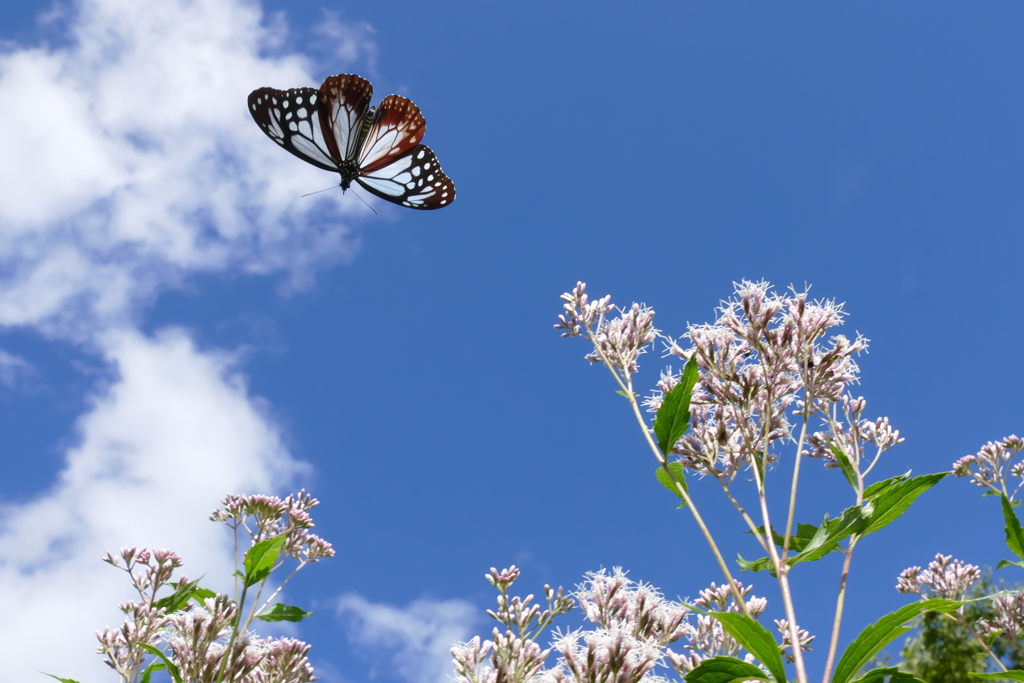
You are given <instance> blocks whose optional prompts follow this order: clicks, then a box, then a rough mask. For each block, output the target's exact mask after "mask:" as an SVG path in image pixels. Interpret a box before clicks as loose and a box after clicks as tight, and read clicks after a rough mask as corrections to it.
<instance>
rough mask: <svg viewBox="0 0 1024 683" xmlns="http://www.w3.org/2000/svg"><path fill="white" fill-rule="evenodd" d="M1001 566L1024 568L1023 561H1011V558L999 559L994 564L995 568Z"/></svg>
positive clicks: (1000, 567)
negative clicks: (997, 562)
mask: <svg viewBox="0 0 1024 683" xmlns="http://www.w3.org/2000/svg"><path fill="white" fill-rule="evenodd" d="M1003 567H1020V568H1021V569H1024V562H1013V561H1011V560H999V564H997V565H996V569H1002V568H1003Z"/></svg>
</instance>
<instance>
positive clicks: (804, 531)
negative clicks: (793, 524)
mask: <svg viewBox="0 0 1024 683" xmlns="http://www.w3.org/2000/svg"><path fill="white" fill-rule="evenodd" d="M873 509H874V508H873V503H870V502H868V503H866V504H865V505H864V507H857V506H856V505H854V506H851V507H848V508H846V509H845V510H843V514H842V515H840V516H839V517H837V518H836V519H832V520H830V519H829V518H828V515H825V519H824V521H822V523H821V526H814V525H811V524H798V525H797V532H796V534H795V535H793V536H792V537H791V538H790V539H789V547H790V549H792V550H796V551H798V552H796V553H795V554H793V555H790V556H789V558H787V560H786V564H787V565H788V566H790V567H792V566H794V565H796V564H799V563H800V562H813V561H815V560H820V559H821V558H823V557H825V555H828V554H829V553H831V552H835V551H836V550H837V549H838V548H839V543H840V541H842V540H844V539H845V538H847V537H848V536H852V535H853V534H857V533H861V532H862V531H863V530H864V528H865V527H866V526H867V525H868V521H869V519H870V516H871V512H872V510H873ZM758 530H759V531H761V533H764V527H758ZM784 540H785V539H784V538H783V536H782V534H780V533H778V532H776V531H774V530H772V541H773V542H774V543H775V545H777V546H779V547H780V548H781V547H782V543H783V541H784ZM740 567H743V571H747V570H748V569H749V570H753V571H761V570H764V569H767V570H769V571H770V572H771V573H772V576H775V568H774V566H773V565H772V562H771V560H770V559H769V558H767V557H762V558H760V559H757V560H753V561H749V562H748V561H746V560H743V559H742V558H740Z"/></svg>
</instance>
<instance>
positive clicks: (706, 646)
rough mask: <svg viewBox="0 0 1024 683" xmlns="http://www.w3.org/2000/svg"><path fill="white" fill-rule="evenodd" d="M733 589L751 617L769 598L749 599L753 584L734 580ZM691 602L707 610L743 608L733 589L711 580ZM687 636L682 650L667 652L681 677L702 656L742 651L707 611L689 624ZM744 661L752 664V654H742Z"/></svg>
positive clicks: (762, 610) (735, 610)
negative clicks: (695, 621)
mask: <svg viewBox="0 0 1024 683" xmlns="http://www.w3.org/2000/svg"><path fill="white" fill-rule="evenodd" d="M736 588H737V589H738V590H739V593H740V595H742V596H743V598H744V602H745V603H746V605H747V610H748V611H749V612H750V616H751V617H753V618H754V619H757V618H758V617H760V616H761V615H762V614H763V613H764V610H765V608H766V607H767V606H768V601H767V600H766V599H764V598H759V597H756V596H750V597H749V598H748V597H747V596H748V595H749V594H750V591H751V590H753V586H744V585H743V584H741V583H739V582H738V581H737V582H736ZM693 604H694V605H695V606H696V607H698V608H700V609H702V610H707V611H709V612H740V611H742V608H741V607H740V606H739V605H738V604H737V603H736V596H735V594H734V593H733V591H732V589H731V588H730V587H729V586H728V585H722V586H718V585H716V584H715V583H714V582H712V583H711V585H710V586H708V587H707V588H705V589H704V590H702V591H700V593H699V597H698V598H697V599H696V600H694V602H693ZM687 636H688V638H689V639H688V641H687V643H686V644H685V645H684V646H683V649H684V650H685V652H684V653H681V654H677V653H675V652H673V651H672V650H669V651H668V652H667V654H668V659H669V661H670V662H671V663H672V667H673V668H674V669H675V670H676V671H678V672H679V673H680V674H681V675H684V676H685V675H686V674H687V673H688V672H690V671H691V670H693V669H694V668H695V667H697V666H699V665H700V663H701V662H703V661H704V660H705V659H711V658H712V657H736V656H737V655H739V654H740V653H741V650H742V648H741V647H740V644H739V643H737V642H736V639H735V638H733V637H732V636H731V635H729V634H728V633H726V631H725V629H724V628H722V622H720V621H718V619H715V618H714V617H712V616H710V615H707V614H699V615H697V625H696V627H693V626H691V627H690V631H689V633H687ZM745 660H746V661H747V662H751V663H752V662H753V661H754V659H753V657H751V656H750V655H749V654H748V655H746V656H745Z"/></svg>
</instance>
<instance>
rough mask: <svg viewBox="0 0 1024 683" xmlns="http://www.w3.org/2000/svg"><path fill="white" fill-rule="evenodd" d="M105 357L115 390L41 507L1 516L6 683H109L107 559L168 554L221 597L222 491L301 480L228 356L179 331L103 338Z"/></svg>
mask: <svg viewBox="0 0 1024 683" xmlns="http://www.w3.org/2000/svg"><path fill="white" fill-rule="evenodd" d="M106 352H107V355H108V359H109V360H110V362H111V363H112V366H113V367H114V368H115V369H116V373H117V376H116V379H114V380H112V381H111V383H110V385H109V386H108V387H107V388H106V390H105V391H103V393H102V394H100V395H98V396H97V397H96V399H95V401H94V404H93V406H92V408H91V409H90V410H89V412H88V413H87V414H85V415H84V416H83V417H82V418H80V420H79V423H78V426H77V432H78V434H79V435H80V442H79V444H78V445H77V446H75V447H74V448H72V449H71V450H70V451H69V453H68V464H67V467H66V469H65V470H64V471H63V472H61V474H60V476H59V479H58V480H57V482H56V483H55V484H54V486H53V487H52V489H51V490H50V491H48V492H47V493H45V494H44V495H43V496H41V497H39V498H38V499H37V500H35V501H33V502H31V503H28V504H24V505H19V506H8V507H5V508H4V509H3V510H2V511H0V547H2V548H3V549H4V550H3V553H2V554H0V604H3V605H4V612H5V614H7V615H8V617H9V618H7V619H4V620H3V622H2V624H0V661H3V663H4V674H3V680H10V681H29V680H34V679H35V677H36V676H37V674H36V673H35V672H36V671H38V670H45V671H47V672H49V673H54V674H56V675H59V676H65V677H72V678H75V679H77V680H83V681H87V680H97V681H98V680H107V679H109V677H110V671H109V669H107V668H106V667H105V666H103V665H102V663H101V661H100V657H99V656H98V655H96V654H94V651H95V647H96V641H95V638H94V636H93V633H94V632H95V631H96V630H97V629H99V628H102V627H103V626H105V625H108V624H109V625H112V626H113V625H117V624H120V621H121V618H122V616H121V615H120V613H119V612H117V611H116V609H115V607H116V605H117V603H118V602H121V601H123V600H126V599H129V598H131V597H132V594H131V587H130V584H129V583H128V582H127V580H126V577H125V576H124V575H123V574H122V573H121V572H119V571H117V570H115V569H113V568H112V567H110V566H108V565H106V564H104V563H102V562H100V558H101V557H102V556H103V554H104V553H106V552H107V551H108V550H109V551H116V550H117V549H118V548H120V547H122V546H126V545H139V546H148V547H151V548H153V547H159V548H173V549H174V550H176V551H177V552H178V553H179V554H180V555H181V556H182V557H183V558H184V560H185V567H184V568H183V570H184V571H185V573H186V574H188V575H189V576H190V577H193V578H198V577H199V576H200V575H203V574H206V576H207V577H208V579H207V580H205V581H204V583H205V584H207V585H211V586H212V587H215V588H220V589H223V590H226V589H227V588H228V586H229V578H228V577H229V574H230V572H231V571H232V570H233V567H232V566H231V564H230V563H231V559H230V558H231V547H230V542H229V536H228V532H227V530H226V529H225V528H224V527H223V525H220V524H214V523H212V522H209V521H207V516H208V515H209V513H210V511H211V510H213V508H214V507H216V506H217V505H218V502H219V500H220V498H221V497H222V496H223V495H224V494H225V493H226V492H234V493H257V492H267V491H272V490H275V489H278V487H280V486H282V485H287V484H288V483H289V482H290V480H292V479H293V478H294V477H295V475H297V474H302V472H303V468H302V466H301V465H298V464H296V463H294V462H293V461H291V460H290V459H289V458H288V455H287V453H286V451H285V449H284V446H283V445H282V443H281V438H280V435H279V433H278V431H277V429H275V427H274V424H273V420H271V419H269V418H268V416H267V415H266V411H265V410H264V409H263V407H262V405H261V402H260V401H259V400H258V399H256V398H254V397H252V396H250V395H249V394H248V392H247V390H246V386H245V382H244V379H243V378H242V377H241V376H240V375H239V374H238V373H237V371H236V370H235V369H234V364H235V358H233V357H232V356H230V355H228V354H222V353H202V352H200V351H199V350H197V349H196V348H195V345H194V344H193V343H192V342H191V340H190V339H189V338H188V336H187V335H186V334H184V333H183V332H181V331H180V330H178V331H176V330H169V331H165V332H163V333H161V334H159V335H158V336H157V337H156V338H153V339H148V338H144V337H142V336H140V335H138V334H135V333H132V332H121V333H111V334H108V335H107V337H106Z"/></svg>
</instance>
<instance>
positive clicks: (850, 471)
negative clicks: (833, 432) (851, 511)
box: [828, 440, 857, 491]
mask: <svg viewBox="0 0 1024 683" xmlns="http://www.w3.org/2000/svg"><path fill="white" fill-rule="evenodd" d="M828 448H829V450H830V451H832V455H834V456H835V458H836V462H837V463H839V469H840V470H842V472H843V476H844V477H846V481H847V482H849V484H850V486H851V487H853V489H854V490H855V491H856V490H857V470H855V469H854V467H853V463H852V462H850V457H849V456H848V455H846V453H845V452H844V451H843V449H842V448H840V447H839V446H837V445H835V443H833V442H832V441H831V440H829V442H828Z"/></svg>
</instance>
